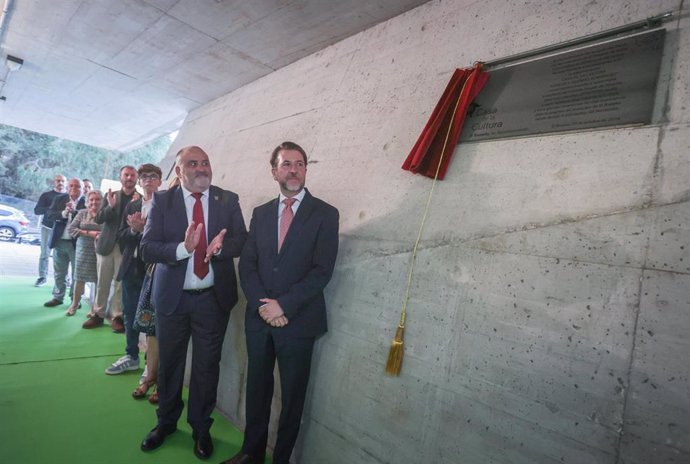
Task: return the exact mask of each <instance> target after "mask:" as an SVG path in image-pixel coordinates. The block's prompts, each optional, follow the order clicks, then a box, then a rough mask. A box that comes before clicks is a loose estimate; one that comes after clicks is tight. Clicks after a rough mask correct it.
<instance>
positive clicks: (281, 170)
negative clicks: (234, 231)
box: [225, 142, 339, 464]
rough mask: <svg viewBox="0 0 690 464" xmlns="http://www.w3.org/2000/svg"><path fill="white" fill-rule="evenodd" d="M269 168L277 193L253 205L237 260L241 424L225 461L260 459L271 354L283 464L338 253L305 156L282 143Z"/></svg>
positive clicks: (333, 214) (330, 218) (254, 463)
mask: <svg viewBox="0 0 690 464" xmlns="http://www.w3.org/2000/svg"><path fill="white" fill-rule="evenodd" d="M271 173H272V175H273V179H274V180H275V181H276V182H277V183H278V185H279V187H280V195H279V197H278V198H275V199H273V200H271V201H269V202H268V203H265V204H263V205H261V206H259V207H257V208H256V209H254V212H253V214H252V221H251V224H250V226H249V236H248V237H247V243H246V244H245V246H244V250H242V256H241V257H240V263H239V272H240V283H241V285H242V289H243V290H244V294H245V296H246V297H247V310H246V313H245V333H246V336H247V355H248V358H249V363H248V372H247V399H246V409H247V411H246V417H247V426H246V429H245V434H244V443H243V444H242V450H241V451H240V452H239V453H238V454H236V455H235V456H233V457H232V458H230V459H229V460H227V461H225V463H226V464H259V463H263V462H264V457H265V454H266V443H267V440H268V426H269V420H270V417H271V401H272V400H273V369H274V367H275V363H276V360H277V361H278V371H279V373H280V388H281V399H282V409H281V411H280V418H279V420H278V437H277V440H276V444H275V447H274V450H273V462H274V464H288V462H289V460H290V455H291V454H292V449H293V447H294V445H295V441H296V440H297V434H298V432H299V427H300V421H301V418H302V410H303V409H304V401H305V396H306V392H307V384H308V382H309V372H310V368H311V355H312V351H313V348H314V341H315V340H316V337H318V336H320V335H322V334H323V333H324V332H326V302H325V299H324V295H323V289H324V288H325V287H326V284H328V282H329V280H330V279H331V275H332V274H333V268H334V266H335V259H336V256H337V254H338V220H339V213H338V210H337V209H335V208H334V207H333V206H331V205H329V204H328V203H326V202H324V201H322V200H319V199H318V198H316V197H313V196H312V195H311V194H310V193H309V191H307V190H306V189H305V188H304V184H305V181H306V177H307V155H306V153H305V151H304V150H303V149H302V147H300V146H299V145H297V144H296V143H293V142H283V143H282V144H280V145H279V146H278V147H276V148H275V150H273V153H272V155H271Z"/></svg>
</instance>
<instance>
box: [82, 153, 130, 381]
mask: <svg viewBox="0 0 690 464" xmlns="http://www.w3.org/2000/svg"><path fill="white" fill-rule="evenodd" d="M120 184H121V185H122V189H121V190H118V191H117V192H113V191H112V190H110V189H109V190H108V193H107V195H105V198H104V201H103V206H102V207H101V210H100V211H99V212H98V214H97V215H96V223H97V224H102V225H103V227H102V229H101V234H100V235H99V237H98V241H97V242H96V271H97V273H98V282H97V284H96V304H94V305H93V311H92V313H91V314H89V319H88V320H87V321H86V322H84V324H83V325H82V327H83V328H84V329H93V328H95V327H100V326H102V325H103V319H105V315H106V314H105V313H106V307H107V305H108V297H109V296H110V287H111V285H112V283H113V279H114V277H115V275H116V274H117V271H118V269H119V268H120V262H121V261H122V250H123V249H124V245H123V244H120V243H118V233H119V232H120V227H121V226H122V224H123V223H124V219H126V218H125V216H124V214H123V213H124V211H125V208H126V207H127V204H129V202H130V201H132V200H136V199H137V198H139V194H138V193H137V192H136V185H137V170H136V169H135V168H134V167H133V166H123V167H122V168H120ZM123 218H124V219H123ZM110 317H111V322H110V325H111V328H112V330H113V332H115V333H124V331H125V324H124V321H123V320H122V293H121V286H120V282H115V292H114V294H113V298H112V302H111V304H110ZM138 369H139V362H138V360H137V362H136V363H134V362H132V363H130V364H129V365H127V366H124V370H130V371H133V370H138Z"/></svg>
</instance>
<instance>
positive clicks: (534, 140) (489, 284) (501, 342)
mask: <svg viewBox="0 0 690 464" xmlns="http://www.w3.org/2000/svg"><path fill="white" fill-rule="evenodd" d="M682 3H683V2H682V1H681V0H658V1H654V2H650V1H648V0H636V1H633V0H628V1H623V0H621V1H608V2H596V1H594V2H592V1H589V0H569V1H567V2H566V1H526V2H525V1H504V0H482V1H469V0H454V1H453V0H448V1H432V2H430V3H428V4H426V5H423V6H422V7H420V8H418V9H416V10H413V11H411V12H409V13H407V14H405V15H402V16H400V17H397V18H394V19H393V20H391V21H388V22H386V23H383V24H380V25H378V26H376V27H374V28H372V29H370V30H367V31H365V32H363V33H361V34H359V35H357V36H354V37H352V38H349V39H347V40H344V41H343V42H340V43H338V44H336V45H335V46H332V47H329V48H328V49H326V50H325V51H323V52H320V53H317V54H315V55H312V56H310V57H307V58H305V59H303V60H301V61H299V62H297V63H294V64H293V65H291V66H289V67H287V68H285V69H282V70H280V71H278V72H275V73H273V74H271V75H269V76H267V77H265V78H263V79H261V80H259V81H257V82H254V83H252V84H250V85H247V86H245V87H243V88H242V89H240V90H238V91H236V92H233V93H232V94H230V95H227V96H225V97H223V98H221V99H218V100H216V101H214V102H213V103H211V104H209V105H206V106H205V107H203V108H201V109H199V110H198V111H196V112H194V113H193V114H191V115H190V116H189V118H188V120H187V121H186V123H185V125H184V127H183V128H182V130H181V132H180V135H179V137H178V140H177V141H176V143H175V146H174V147H173V149H172V151H171V153H172V152H174V151H176V150H177V148H179V147H180V146H183V145H187V144H199V145H201V146H203V147H205V148H206V149H207V151H208V152H209V153H210V155H211V157H212V162H213V165H214V175H215V179H214V180H215V182H216V183H217V184H219V185H222V186H224V187H226V188H230V189H232V190H234V191H236V192H238V193H239V195H240V197H241V201H242V206H243V208H244V214H245V217H246V219H247V221H248V220H249V217H250V215H251V209H252V207H254V206H256V205H258V204H260V203H262V202H264V201H266V200H268V199H269V198H271V197H273V196H275V195H276V194H277V189H276V185H275V183H274V182H273V180H272V179H271V176H270V171H269V165H268V155H269V153H270V151H271V149H272V148H273V147H274V146H275V145H277V144H278V143H279V142H281V141H283V140H286V139H287V140H294V141H296V142H298V143H300V144H302V145H303V146H304V147H305V149H306V150H307V152H308V153H310V155H311V162H310V165H309V171H308V178H307V185H308V186H309V188H310V190H311V191H312V192H313V193H314V194H315V195H317V196H320V197H321V198H323V199H325V200H326V201H329V202H331V203H332V204H334V205H336V206H337V207H338V208H339V209H340V212H341V240H342V242H341V243H342V245H341V249H340V255H339V259H338V264H337V269H336V272H335V275H334V277H333V280H332V282H331V284H330V286H329V287H328V289H327V298H328V301H329V303H330V311H329V320H330V331H329V332H328V334H327V335H326V336H325V337H323V338H322V339H321V340H320V341H319V343H318V347H317V351H316V353H315V356H314V369H313V378H312V380H313V381H312V384H311V393H310V401H309V403H308V405H307V411H306V413H305V417H304V426H303V429H302V434H301V437H300V441H299V443H298V447H297V450H296V452H295V455H294V456H293V458H295V459H296V460H297V461H299V462H302V463H314V464H322V463H345V462H357V463H421V462H425V463H457V462H462V463H477V464H480V463H481V464H485V463H506V464H515V463H552V462H553V463H562V462H566V463H587V464H592V463H640V464H642V463H651V462H654V463H661V462H675V463H680V462H690V378H689V377H690V364H689V363H688V355H689V354H690V343H689V342H688V341H687V340H688V337H687V334H688V333H690V243H688V242H689V239H690V182H689V181H688V179H690V164H689V163H688V162H687V157H688V152H689V150H690V112H689V111H688V109H687V106H688V103H689V102H690V87H689V85H688V84H689V82H690V77H689V76H690V27H689V25H690V19H689V18H688V16H687V15H688V10H687V2H686V6H685V10H684V11H683V13H684V14H685V15H686V17H684V18H681V19H680V20H679V19H678V17H676V19H675V20H674V21H672V22H669V23H667V24H666V27H667V29H668V36H667V42H668V44H667V48H666V55H665V57H664V65H663V67H664V70H663V73H662V81H661V82H660V91H659V96H658V104H657V112H656V116H655V118H656V119H657V121H658V122H659V123H658V124H655V125H651V126H646V127H636V128H622V129H609V130H600V131H589V132H580V133H574V134H566V135H551V136H544V137H530V138H524V139H516V140H504V141H492V142H484V143H474V144H466V145H461V146H459V148H458V149H457V151H456V153H455V159H454V161H453V162H452V164H451V166H450V170H449V173H448V175H447V179H446V180H445V181H443V182H441V183H439V184H438V185H437V188H436V190H435V194H434V199H433V202H432V208H431V211H430V216H429V219H428V222H427V226H426V229H425V231H424V235H423V240H422V242H421V248H420V252H419V255H418V259H417V265H416V270H415V279H414V284H413V286H412V289H411V300H410V304H409V306H408V311H409V314H408V326H407V330H406V339H405V349H406V351H405V359H404V364H403V370H402V375H401V376H400V377H397V378H391V377H387V376H385V375H384V372H383V369H384V365H385V362H386V356H387V353H388V349H389V346H390V342H391V340H392V337H393V335H394V330H395V327H396V325H397V322H398V315H399V311H400V308H401V302H402V295H403V292H404V288H405V282H406V272H407V268H408V265H409V263H410V258H411V249H412V246H413V243H414V239H415V237H416V234H417V230H418V227H419V223H420V219H421V215H422V211H423V207H424V203H425V199H426V195H427V192H428V191H429V188H430V187H431V181H430V180H429V179H426V178H422V177H420V176H414V175H411V174H409V173H408V172H405V171H402V170H401V169H400V165H401V164H402V162H403V160H404V158H405V157H406V155H407V153H408V151H409V149H410V148H411V146H412V145H413V143H414V141H415V140H416V137H417V136H418V134H419V132H420V130H421V129H422V127H423V126H424V124H425V122H426V120H427V117H428V116H429V113H430V112H431V110H432V108H433V107H434V105H435V103H436V101H437V99H438V98H439V96H440V94H441V92H442V90H443V88H444V86H445V85H446V83H447V81H448V78H449V77H450V74H451V73H452V70H453V69H454V68H455V67H463V66H469V65H471V64H472V63H473V62H474V61H476V60H491V59H494V58H499V57H503V56H506V55H511V54H514V53H517V52H521V51H525V50H530V49H534V48H537V47H541V46H545V45H549V44H553V43H557V42H560V41H563V40H567V39H572V38H576V37H580V36H583V35H587V34H591V33H594V32H598V31H601V30H605V29H608V28H612V27H616V26H621V25H624V24H626V23H629V22H633V21H637V20H641V19H644V18H646V17H648V16H652V15H655V14H658V13H662V12H665V11H668V10H673V11H675V12H676V13H679V12H680V11H679V9H680V8H681V5H682ZM167 162H170V158H168V159H167ZM243 317H244V308H243V305H242V304H240V305H239V306H238V308H237V309H235V311H234V313H233V316H232V318H231V324H230V327H229V329H228V335H227V340H226V344H225V348H224V360H223V372H222V381H221V389H220V390H221V391H220V404H219V407H220V408H221V409H222V410H223V412H224V413H225V414H227V416H228V417H229V418H230V419H231V420H232V421H233V422H234V423H236V424H237V425H238V426H239V427H243V423H244V388H245V386H244V381H245V376H244V373H245V364H246V353H245V349H244V334H243ZM278 401H279V394H278V395H277V398H276V403H278Z"/></svg>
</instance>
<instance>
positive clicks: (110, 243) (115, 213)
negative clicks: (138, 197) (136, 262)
mask: <svg viewBox="0 0 690 464" xmlns="http://www.w3.org/2000/svg"><path fill="white" fill-rule="evenodd" d="M115 198H116V199H117V203H115V208H111V207H110V205H109V204H108V200H107V198H103V206H101V209H100V211H98V214H96V223H98V224H103V228H102V229H101V235H100V236H99V237H98V241H96V253H98V254H99V255H101V256H107V255H109V254H110V253H112V251H113V249H114V248H115V244H116V243H117V242H118V234H119V232H120V226H121V225H122V217H123V216H124V214H123V212H124V210H125V208H126V207H127V204H128V203H129V202H130V200H131V199H132V195H130V196H127V195H125V194H124V193H123V192H122V190H118V191H117V192H115ZM123 202H124V204H123ZM120 251H122V247H120Z"/></svg>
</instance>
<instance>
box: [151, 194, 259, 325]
mask: <svg viewBox="0 0 690 464" xmlns="http://www.w3.org/2000/svg"><path fill="white" fill-rule="evenodd" d="M207 222H208V233H207V238H208V242H209V243H211V240H213V237H215V236H216V235H218V233H219V232H220V231H221V230H222V229H227V234H226V235H225V239H224V241H223V249H222V250H221V252H220V254H219V255H218V256H214V257H213V258H212V259H211V266H213V274H214V279H215V280H214V286H213V291H214V293H215V295H216V299H217V300H218V305H219V306H220V307H221V308H222V309H223V310H225V311H228V312H230V310H231V309H232V307H233V306H235V304H236V303H237V279H236V277H235V263H234V261H233V258H235V257H237V256H239V255H240V253H241V252H242V246H243V245H244V242H245V240H246V238H247V229H246V227H245V225H244V218H243V217H242V210H241V209H240V203H239V197H238V196H237V194H235V193H233V192H230V191H228V190H223V189H221V188H220V187H216V186H215V185H212V186H211V188H210V189H209V199H208V221H207ZM188 226H189V223H188V222H187V210H186V208H185V204H184V198H183V192H182V188H180V187H173V188H171V189H170V190H166V191H164V192H158V193H155V194H154V196H153V205H152V207H151V211H150V212H149V215H148V218H147V219H146V226H144V234H143V236H142V238H141V246H140V250H141V253H142V256H143V258H144V261H146V262H147V263H156V270H155V271H154V273H153V289H152V295H151V298H152V301H153V306H154V307H155V308H156V312H161V313H163V314H167V315H170V314H172V313H173V312H175V309H176V308H177V304H178V302H179V300H180V296H181V295H182V288H183V285H184V278H185V273H186V270H187V262H188V261H189V258H187V259H183V260H181V261H178V260H177V257H176V250H177V245H178V244H180V242H183V241H184V236H185V231H186V230H187V227H188Z"/></svg>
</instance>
